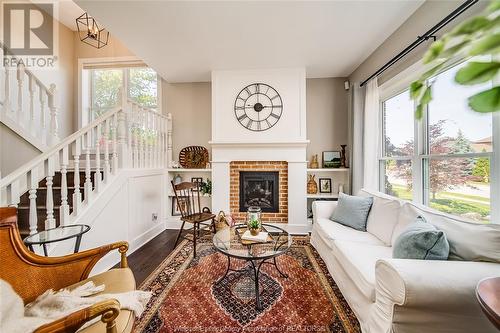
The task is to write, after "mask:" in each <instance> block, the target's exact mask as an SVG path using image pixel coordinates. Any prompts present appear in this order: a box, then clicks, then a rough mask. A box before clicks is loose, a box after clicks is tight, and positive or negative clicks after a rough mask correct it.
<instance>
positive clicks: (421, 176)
mask: <svg viewBox="0 0 500 333" xmlns="http://www.w3.org/2000/svg"><path fill="white" fill-rule="evenodd" d="M467 60H469V58H466V59H456V60H455V61H453V63H452V64H451V65H450V66H447V67H446V68H444V69H442V70H441V71H439V72H438V73H436V74H435V75H434V76H432V77H430V78H429V79H428V80H427V81H426V82H428V81H429V80H431V79H433V78H434V77H436V76H438V75H439V74H441V73H443V72H445V71H447V70H449V69H451V68H453V67H455V66H457V65H459V64H460V63H462V62H465V61H467ZM424 71H425V66H424V65H423V64H422V63H421V62H418V63H416V64H414V65H412V66H410V67H408V68H407V69H406V70H404V71H402V72H401V73H399V74H398V75H396V76H395V77H393V78H392V79H390V80H389V81H387V82H385V83H384V84H382V85H381V86H380V87H379V90H380V108H379V112H380V117H381V118H380V119H381V122H380V123H381V124H382V125H381V128H380V135H379V140H381V142H382V144H381V145H380V147H381V150H380V152H379V158H378V165H379V175H380V176H379V184H378V187H379V191H381V192H384V193H385V169H384V167H383V165H384V164H385V163H386V161H387V160H410V161H411V163H412V182H413V186H412V190H413V200H412V201H413V202H414V203H417V204H422V205H425V206H427V207H430V205H429V198H430V197H429V194H430V193H429V191H430V186H429V179H430V176H429V162H430V161H431V160H432V159H451V158H481V157H487V158H489V159H490V223H500V167H498V166H499V164H500V163H499V160H500V112H494V113H493V114H492V151H491V152H477V153H476V152H473V153H465V154H431V153H430V144H429V138H428V129H429V106H428V105H426V106H425V107H424V110H423V117H422V120H421V121H417V120H414V122H413V123H414V139H413V141H414V150H413V155H412V156H404V157H402V156H386V154H385V128H384V124H385V123H384V116H385V107H384V105H385V102H386V101H387V100H389V99H391V98H393V97H395V96H397V95H399V94H401V93H403V92H405V91H406V90H408V89H409V85H410V83H411V82H412V81H414V80H415V79H416V78H417V77H418V76H419V75H420V74H421V73H423V72H424ZM497 82H500V78H496V79H495V80H494V83H497ZM413 108H414V109H415V108H416V103H415V102H413Z"/></svg>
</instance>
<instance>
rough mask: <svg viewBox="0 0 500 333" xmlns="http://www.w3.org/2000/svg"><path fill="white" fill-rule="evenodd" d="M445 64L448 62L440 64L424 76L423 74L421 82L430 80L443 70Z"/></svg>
mask: <svg viewBox="0 0 500 333" xmlns="http://www.w3.org/2000/svg"><path fill="white" fill-rule="evenodd" d="M445 64H446V61H443V62H441V63H439V64H438V65H436V66H434V67H432V68H431V69H429V70H428V71H427V72H425V73H424V74H422V76H421V77H420V80H421V81H425V80H427V79H428V78H430V77H431V76H434V74H436V73H437V72H438V71H439V70H440V69H441V68H443V66H444V65H445Z"/></svg>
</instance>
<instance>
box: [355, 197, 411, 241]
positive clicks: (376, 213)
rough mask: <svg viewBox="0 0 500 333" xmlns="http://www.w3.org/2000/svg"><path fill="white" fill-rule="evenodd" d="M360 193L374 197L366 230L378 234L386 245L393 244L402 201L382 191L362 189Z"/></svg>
mask: <svg viewBox="0 0 500 333" xmlns="http://www.w3.org/2000/svg"><path fill="white" fill-rule="evenodd" d="M359 195H361V196H364V197H367V196H370V197H373V205H372V209H371V210H370V214H369V215H368V223H367V225H366V230H367V231H368V232H369V233H371V234H373V235H375V236H377V238H378V239H380V240H381V241H382V242H384V244H385V245H387V246H389V245H391V244H392V242H391V239H392V233H393V231H394V227H395V226H396V224H397V223H398V215H399V209H400V207H401V202H400V201H399V200H397V199H395V198H393V197H390V196H388V195H384V194H382V193H380V192H371V191H367V190H361V191H359Z"/></svg>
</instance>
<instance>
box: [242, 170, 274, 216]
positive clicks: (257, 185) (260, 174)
mask: <svg viewBox="0 0 500 333" xmlns="http://www.w3.org/2000/svg"><path fill="white" fill-rule="evenodd" d="M279 188H280V186H279V172H278V171H240V212H246V211H247V209H248V207H250V206H258V207H260V208H261V209H262V211H263V212H267V213H277V212H279V207H280V205H279Z"/></svg>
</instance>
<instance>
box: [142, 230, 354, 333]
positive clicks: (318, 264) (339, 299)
mask: <svg viewBox="0 0 500 333" xmlns="http://www.w3.org/2000/svg"><path fill="white" fill-rule="evenodd" d="M309 239H310V236H306V235H293V244H292V246H291V248H294V247H302V248H304V249H305V252H306V254H307V256H308V259H309V260H310V262H311V263H312V266H313V268H314V271H315V273H316V274H317V276H318V278H319V279H320V281H321V285H323V286H324V285H328V286H330V287H332V286H336V283H335V281H334V280H333V278H332V277H331V275H330V273H329V272H328V269H327V268H326V264H325V263H324V261H323V260H322V258H321V257H320V256H319V254H318V253H317V252H316V249H314V247H313V246H312V245H311V243H310V241H309ZM211 242H212V241H211V239H207V238H202V239H200V244H199V246H200V247H202V246H207V245H210V244H211ZM200 252H201V251H200ZM200 254H201V253H200ZM200 254H199V255H200ZM285 255H286V254H285ZM176 259H179V260H181V261H182V264H180V265H178V266H177V267H176V271H175V273H174V274H173V275H172V277H171V278H170V279H169V280H168V282H167V284H166V287H165V288H164V289H163V290H162V291H161V292H160V293H159V294H153V297H152V298H151V301H150V303H149V304H148V305H147V306H146V310H145V311H144V312H143V314H142V316H141V318H139V319H138V320H137V321H136V323H135V326H134V329H133V332H136V333H139V332H143V331H144V329H145V328H146V327H147V326H148V324H149V323H150V322H151V320H153V319H154V317H155V314H156V313H157V311H158V310H159V309H160V307H161V305H162V303H163V301H164V300H165V298H166V297H167V295H168V293H169V291H170V289H171V288H172V287H173V286H174V285H175V283H176V282H177V281H178V280H179V278H180V276H181V275H182V274H183V272H184V271H185V270H186V269H187V267H188V266H189V265H190V263H191V262H192V260H193V249H192V243H191V242H190V241H189V240H183V241H182V242H180V243H179V244H178V246H177V247H176V248H175V249H174V250H173V251H172V252H171V253H170V254H169V255H168V256H167V257H166V258H165V259H164V260H163V261H162V262H161V264H160V265H158V267H157V268H156V269H155V270H154V271H153V272H152V273H151V274H150V275H149V276H148V277H147V278H146V279H145V280H144V281H143V282H142V283H141V284H140V286H139V288H138V289H140V290H150V288H148V287H152V286H151V283H152V282H154V281H155V279H157V278H158V276H159V275H160V274H162V273H164V272H165V271H166V269H168V268H169V265H171V264H172V263H175V261H176ZM324 290H325V291H326V294H327V295H328V297H329V298H330V301H331V303H332V304H333V306H334V308H335V312H336V315H337V316H338V317H339V318H340V323H341V324H342V326H343V328H344V330H345V331H346V332H360V329H359V326H358V327H355V326H353V325H352V322H351V320H350V318H349V315H348V311H352V310H350V308H349V305H348V303H347V301H346V300H345V299H344V297H343V295H342V294H341V293H340V290H338V286H337V292H336V290H334V288H333V287H332V288H331V289H329V288H324ZM342 304H344V305H345V306H346V307H347V308H344V307H343V306H342ZM264 313H265V312H263V313H262V314H264ZM262 314H261V315H262ZM259 316H260V315H259Z"/></svg>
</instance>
